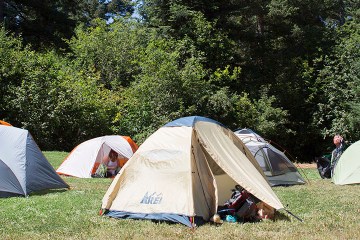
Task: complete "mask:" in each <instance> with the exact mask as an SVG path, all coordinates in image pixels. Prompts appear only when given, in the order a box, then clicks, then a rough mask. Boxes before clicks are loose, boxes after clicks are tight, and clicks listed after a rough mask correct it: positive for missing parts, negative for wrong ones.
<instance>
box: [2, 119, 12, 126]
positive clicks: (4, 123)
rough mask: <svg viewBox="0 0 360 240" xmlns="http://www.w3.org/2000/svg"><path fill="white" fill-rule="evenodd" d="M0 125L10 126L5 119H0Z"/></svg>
mask: <svg viewBox="0 0 360 240" xmlns="http://www.w3.org/2000/svg"><path fill="white" fill-rule="evenodd" d="M0 125H5V126H12V125H11V124H10V123H8V122H5V121H1V120H0Z"/></svg>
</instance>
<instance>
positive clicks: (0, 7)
mask: <svg viewBox="0 0 360 240" xmlns="http://www.w3.org/2000/svg"><path fill="white" fill-rule="evenodd" d="M4 9H5V0H0V24H1V23H3V22H4Z"/></svg>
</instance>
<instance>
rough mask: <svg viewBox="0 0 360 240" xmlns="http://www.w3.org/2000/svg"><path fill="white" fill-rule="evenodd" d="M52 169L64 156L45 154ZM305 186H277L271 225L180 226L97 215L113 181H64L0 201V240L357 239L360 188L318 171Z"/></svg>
mask: <svg viewBox="0 0 360 240" xmlns="http://www.w3.org/2000/svg"><path fill="white" fill-rule="evenodd" d="M44 154H45V156H46V157H47V158H48V160H49V161H50V163H51V164H52V165H53V166H54V168H55V169H56V168H57V167H58V166H59V165H60V164H61V162H62V160H63V159H64V157H65V156H66V155H67V153H65V152H44ZM304 172H305V174H306V176H307V178H308V179H309V180H310V181H309V183H308V184H306V185H302V186H292V187H276V188H274V191H275V192H276V194H277V195H278V197H279V198H280V200H281V201H282V203H283V204H284V205H285V206H286V207H287V209H288V210H290V211H291V212H292V213H294V214H295V215H296V216H298V217H300V218H301V219H303V222H300V221H298V220H297V219H295V218H294V217H292V216H290V215H289V214H287V213H286V212H284V211H280V212H278V214H277V218H276V219H275V221H271V220H267V221H263V222H258V223H245V224H239V223H224V224H222V225H221V226H215V225H211V224H205V225H203V226H200V227H198V228H196V229H194V230H193V229H189V228H188V227H186V226H183V225H180V224H167V223H154V222H151V221H140V220H118V219H111V218H108V217H102V216H99V215H98V212H99V208H100V206H101V200H102V197H103V195H104V194H105V192H106V190H107V188H108V186H109V185H110V183H111V179H99V178H96V179H79V178H71V177H64V180H65V181H66V182H67V183H68V184H69V185H70V186H71V189H70V190H50V191H47V192H43V193H37V194H32V195H31V196H29V197H28V198H24V197H14V198H2V199H1V198H0V206H1V207H0V239H27V240H30V239H212V240H215V239H216V240H222V239H360V235H359V230H360V201H359V199H360V185H348V186H336V185H334V184H332V183H331V181H330V180H324V179H321V178H320V177H319V175H318V173H317V171H316V169H304ZM301 173H302V171H301Z"/></svg>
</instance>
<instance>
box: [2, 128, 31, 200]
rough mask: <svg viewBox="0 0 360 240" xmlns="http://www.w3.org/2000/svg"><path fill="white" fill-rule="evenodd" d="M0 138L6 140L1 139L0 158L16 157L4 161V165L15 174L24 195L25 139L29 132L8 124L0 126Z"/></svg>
mask: <svg viewBox="0 0 360 240" xmlns="http://www.w3.org/2000/svg"><path fill="white" fill-rule="evenodd" d="M0 128H1V132H0V138H1V139H6V141H4V140H1V144H0V159H2V160H4V161H5V160H6V159H16V160H17V161H6V165H7V166H8V167H9V168H10V170H11V171H12V172H13V173H14V174H15V176H16V178H17V179H18V180H19V183H20V185H21V188H22V190H23V192H24V193H25V195H26V194H27V192H26V172H25V168H26V152H25V149H26V148H25V146H26V139H27V136H28V134H29V132H28V131H27V130H24V129H20V128H15V127H9V126H3V125H1V126H0Z"/></svg>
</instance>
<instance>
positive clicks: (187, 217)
mask: <svg viewBox="0 0 360 240" xmlns="http://www.w3.org/2000/svg"><path fill="white" fill-rule="evenodd" d="M236 184H239V185H241V186H242V187H243V188H245V189H246V190H247V191H249V192H250V193H252V194H253V195H254V196H255V197H257V198H258V199H259V200H261V201H263V202H265V203H267V204H269V205H270V206H272V207H274V208H275V209H281V208H283V205H282V203H281V202H280V200H279V199H278V197H277V196H276V194H275V193H274V192H273V190H272V189H271V187H270V185H269V183H268V181H267V180H266V178H265V176H264V174H263V173H262V170H261V168H260V166H259V164H258V163H257V162H256V160H255V159H254V157H253V156H252V154H251V153H250V152H249V150H248V149H247V148H246V147H245V145H244V144H243V143H242V142H241V140H240V139H238V138H237V137H236V136H235V135H234V133H233V132H232V131H231V130H230V129H227V128H225V127H224V126H223V125H222V124H220V123H218V122H216V121H214V120H212V119H209V118H204V117H197V116H192V117H185V118H180V119H178V120H175V121H173V122H170V123H168V124H166V125H165V126H164V127H162V128H160V129H158V130H157V131H156V132H155V133H153V134H152V135H151V136H150V137H149V138H148V139H146V141H145V142H144V143H143V144H142V145H141V146H140V147H139V149H138V150H137V151H136V152H135V154H134V155H133V156H132V157H131V158H130V160H129V161H128V163H127V164H126V165H125V167H124V168H122V169H121V171H120V172H119V174H118V175H117V176H116V178H115V179H114V181H113V182H112V184H111V185H110V187H109V189H108V190H107V192H106V194H105V196H104V198H103V200H102V209H103V212H105V215H107V216H110V217H115V218H135V219H154V220H167V221H173V222H180V223H183V224H185V225H187V226H190V227H191V226H193V223H194V221H196V220H205V221H208V220H209V219H210V217H211V216H212V215H214V214H215V213H216V212H217V207H218V205H219V204H221V205H222V204H224V202H225V200H227V199H229V197H230V196H231V189H232V188H234V186H235V185H236Z"/></svg>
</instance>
